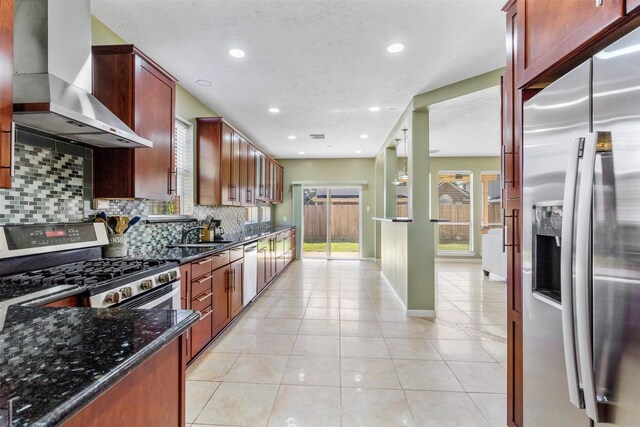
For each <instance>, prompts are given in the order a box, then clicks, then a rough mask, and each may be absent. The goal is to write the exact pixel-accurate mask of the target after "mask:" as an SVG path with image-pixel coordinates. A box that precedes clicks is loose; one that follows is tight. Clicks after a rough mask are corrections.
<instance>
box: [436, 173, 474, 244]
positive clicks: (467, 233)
mask: <svg viewBox="0 0 640 427" xmlns="http://www.w3.org/2000/svg"><path fill="white" fill-rule="evenodd" d="M472 183H473V174H472V173H471V172H469V171H462V172H458V171H452V172H449V171H440V172H438V217H439V218H440V219H446V220H448V221H449V222H444V223H443V222H441V223H438V252H446V253H448V254H455V253H465V254H469V253H470V252H473V185H472Z"/></svg>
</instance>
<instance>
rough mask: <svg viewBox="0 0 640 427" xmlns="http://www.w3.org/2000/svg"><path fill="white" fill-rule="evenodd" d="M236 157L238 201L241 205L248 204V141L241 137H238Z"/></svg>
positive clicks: (249, 200) (249, 203) (249, 202)
mask: <svg viewBox="0 0 640 427" xmlns="http://www.w3.org/2000/svg"><path fill="white" fill-rule="evenodd" d="M238 153H239V155H238V158H239V161H238V163H239V166H240V178H239V185H238V188H239V191H238V201H239V202H240V204H241V205H242V206H250V205H251V199H250V197H249V192H248V189H249V187H248V185H249V143H248V142H247V141H246V140H245V139H244V138H242V137H240V144H239V146H238Z"/></svg>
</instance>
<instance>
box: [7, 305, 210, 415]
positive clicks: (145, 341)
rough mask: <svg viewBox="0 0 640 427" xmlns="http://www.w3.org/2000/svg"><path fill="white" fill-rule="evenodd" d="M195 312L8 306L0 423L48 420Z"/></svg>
mask: <svg viewBox="0 0 640 427" xmlns="http://www.w3.org/2000/svg"><path fill="white" fill-rule="evenodd" d="M198 319H199V314H198V313H197V312H195V311H191V310H130V309H92V308H45V307H24V306H19V305H16V306H10V307H9V308H8V309H7V312H6V318H5V321H4V326H3V327H2V329H1V330H0V426H5V425H8V419H9V412H8V411H9V402H10V401H11V406H12V408H13V411H12V424H11V426H12V427H16V426H33V425H36V426H49V425H54V424H57V423H59V422H60V421H62V420H63V419H64V418H65V417H66V416H68V415H70V414H73V413H74V412H76V411H77V410H79V409H80V408H81V407H83V405H85V404H86V403H88V402H89V401H90V400H92V399H93V398H95V397H96V395H97V394H99V393H101V392H103V391H105V390H106V389H107V388H109V387H110V386H112V385H113V384H114V383H116V382H117V381H118V380H119V379H120V378H122V377H123V376H125V375H126V374H127V373H129V372H130V371H131V370H132V369H133V368H135V367H136V366H138V365H139V364H141V363H142V362H144V361H145V360H146V359H147V358H149V357H150V356H151V355H152V354H154V353H156V352H157V351H158V350H160V349H161V348H162V347H164V346H165V345H166V344H168V343H169V342H171V341H172V340H174V339H176V338H177V337H178V336H179V335H180V334H181V333H182V332H184V331H185V330H187V329H188V328H189V327H190V326H191V325H193V324H194V323H195V322H196V321H197V320H198Z"/></svg>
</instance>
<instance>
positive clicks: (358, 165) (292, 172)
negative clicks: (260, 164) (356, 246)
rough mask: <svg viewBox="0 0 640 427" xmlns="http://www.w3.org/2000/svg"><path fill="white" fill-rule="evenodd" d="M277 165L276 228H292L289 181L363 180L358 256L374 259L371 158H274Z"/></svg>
mask: <svg viewBox="0 0 640 427" xmlns="http://www.w3.org/2000/svg"><path fill="white" fill-rule="evenodd" d="M278 163H280V164H281V165H282V166H283V167H284V185H283V202H282V204H280V205H276V208H275V212H274V217H273V219H274V220H275V223H276V224H277V225H293V205H292V199H293V197H292V186H291V183H292V182H293V181H318V182H323V183H328V182H335V183H338V182H346V181H367V184H368V185H366V186H364V187H363V188H362V256H363V257H364V258H372V257H375V240H376V239H375V223H374V221H373V220H372V219H371V217H373V216H374V206H375V202H376V200H375V191H374V189H375V183H376V178H375V160H374V159H278ZM367 207H368V208H369V211H368V212H367ZM284 217H287V219H286V221H285V220H284Z"/></svg>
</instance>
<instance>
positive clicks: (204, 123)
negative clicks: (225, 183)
mask: <svg viewBox="0 0 640 427" xmlns="http://www.w3.org/2000/svg"><path fill="white" fill-rule="evenodd" d="M225 134H227V135H229V134H231V135H232V134H233V130H231V128H229V126H227V125H226V124H225V123H223V122H222V121H221V120H218V119H217V118H208V117H206V118H198V119H196V176H197V177H198V179H197V180H196V204H198V205H208V206H216V205H219V204H220V203H221V200H222V199H221V197H222V194H221V192H222V181H221V178H222V177H221V174H220V166H221V155H222V153H221V149H222V140H223V138H225ZM226 137H227V138H231V137H230V136H226Z"/></svg>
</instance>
